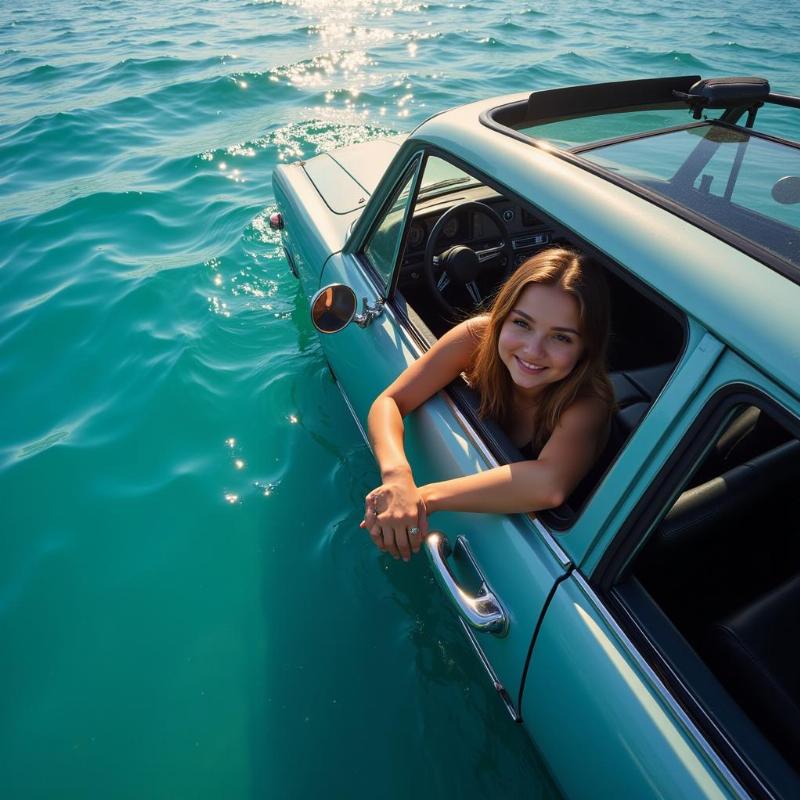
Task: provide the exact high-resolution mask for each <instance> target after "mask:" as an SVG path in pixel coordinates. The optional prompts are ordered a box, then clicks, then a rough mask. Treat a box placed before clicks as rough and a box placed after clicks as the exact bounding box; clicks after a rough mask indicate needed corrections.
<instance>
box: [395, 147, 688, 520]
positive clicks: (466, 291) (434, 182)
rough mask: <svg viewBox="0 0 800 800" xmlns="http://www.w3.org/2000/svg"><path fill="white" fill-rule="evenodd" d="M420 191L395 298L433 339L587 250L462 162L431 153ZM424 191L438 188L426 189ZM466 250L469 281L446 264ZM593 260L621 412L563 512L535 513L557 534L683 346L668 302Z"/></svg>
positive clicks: (495, 450)
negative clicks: (542, 256) (556, 248)
mask: <svg viewBox="0 0 800 800" xmlns="http://www.w3.org/2000/svg"><path fill="white" fill-rule="evenodd" d="M420 185H421V187H422V188H421V189H420V191H419V192H418V193H417V197H416V198H415V201H414V205H413V209H412V212H411V215H410V217H409V220H408V233H407V235H406V236H405V238H404V240H403V252H402V255H401V257H400V261H399V272H398V276H397V292H396V295H395V299H394V302H395V303H396V304H397V306H398V307H399V309H400V310H401V311H402V312H403V313H404V315H405V316H406V317H407V318H408V319H409V321H410V322H411V324H412V325H413V326H414V328H415V329H416V331H417V332H418V333H419V334H420V335H421V338H423V339H425V340H426V341H428V342H432V341H434V340H435V339H436V338H438V337H440V336H441V335H442V334H443V333H444V332H446V331H447V330H449V329H450V328H451V327H452V326H453V325H455V324H456V323H457V322H459V321H461V320H463V319H465V318H466V317H469V316H472V315H474V314H476V313H480V312H483V311H485V310H486V309H488V308H489V307H490V304H491V301H492V298H493V297H494V295H495V294H496V292H497V291H498V289H499V287H500V286H501V285H502V283H503V281H504V280H506V279H507V278H508V277H509V276H510V275H511V274H512V273H513V271H514V269H515V268H516V267H518V266H519V265H520V264H522V263H523V262H524V261H525V260H527V259H528V258H530V257H531V256H533V255H535V254H536V253H537V252H539V251H541V250H542V249H543V248H545V247H549V246H553V245H565V246H569V247H572V248H575V249H577V250H579V251H584V252H585V251H587V248H588V245H586V244H585V243H584V242H582V241H581V240H580V239H578V238H577V236H576V235H575V234H574V232H567V231H566V230H564V229H563V228H561V227H560V225H558V224H557V223H556V222H555V221H553V220H551V219H550V218H548V217H547V216H546V215H545V214H544V212H542V211H541V210H540V209H539V208H537V207H536V206H535V205H533V204H532V203H529V202H526V201H523V200H521V199H520V198H518V197H516V196H513V195H512V194H511V193H510V192H506V191H505V190H504V189H503V188H502V187H499V186H496V185H494V184H493V182H492V181H491V180H490V179H489V178H483V177H482V176H480V175H477V174H474V173H473V172H472V171H471V170H470V169H469V167H467V166H466V165H462V164H455V163H451V162H450V161H448V160H447V158H446V157H445V156H444V155H443V154H442V155H430V156H428V158H427V159H426V162H425V165H424V167H423V174H422V178H421V181H420ZM426 186H427V187H436V188H435V189H434V190H433V191H430V192H427V193H426V192H425V191H424V188H425V187H426ZM465 249H466V250H471V251H472V252H473V253H474V254H476V255H478V261H479V264H478V271H477V273H476V274H474V275H472V274H470V275H469V280H468V281H466V280H465V279H464V274H463V272H462V271H461V270H462V265H461V264H459V263H458V262H456V263H455V265H454V268H453V269H451V268H450V263H449V260H448V258H449V255H450V254H456V256H458V257H460V255H459V253H460V254H462V255H463V252H464V250H465ZM593 255H594V257H595V259H596V260H597V261H598V263H599V264H600V265H601V266H602V267H604V268H605V273H606V281H607V284H608V287H609V294H610V299H611V318H612V331H611V334H612V335H611V345H610V349H609V365H608V366H609V372H610V378H611V383H612V386H613V388H614V392H615V396H616V401H617V408H616V411H615V414H614V418H613V421H612V427H611V431H610V435H609V438H608V442H607V445H606V447H605V448H604V450H603V452H602V453H601V454H600V455H599V457H598V459H597V461H596V462H595V464H594V466H593V467H592V469H591V470H590V471H589V473H588V474H587V475H586V476H585V479H584V480H583V481H582V482H581V483H580V484H579V486H578V487H577V488H576V489H575V491H574V492H573V494H572V496H571V497H570V498H569V500H568V501H567V502H566V503H564V504H563V505H562V506H561V507H559V508H558V509H554V510H551V511H548V512H543V513H541V514H539V518H540V519H541V520H542V521H543V522H544V523H545V524H546V525H547V526H548V527H550V528H552V529H555V530H566V529H568V528H570V527H571V526H572V525H573V524H574V522H575V521H576V519H577V516H578V514H579V513H580V511H581V510H582V509H583V507H584V506H585V504H586V503H587V502H588V500H589V498H590V497H591V495H592V494H593V492H594V489H595V488H596V486H597V485H599V482H600V481H601V480H602V478H603V476H604V474H605V473H606V471H607V470H608V469H609V468H610V467H611V465H612V464H613V462H614V461H615V459H616V457H617V454H618V453H619V452H620V451H621V450H622V448H623V447H624V445H625V442H626V441H627V440H628V438H629V437H630V436H631V435H632V433H633V431H634V430H635V429H636V428H637V427H638V425H639V424H640V423H641V421H642V420H643V419H644V417H645V416H646V414H647V412H648V411H649V409H650V407H651V406H652V404H653V403H654V402H655V400H656V398H657V397H658V395H659V393H660V392H661V389H662V388H663V387H664V385H665V384H666V383H667V381H668V380H669V377H670V375H671V374H672V371H673V370H674V368H675V366H676V364H677V363H678V361H679V359H680V357H681V354H682V353H683V351H684V347H685V339H686V325H685V321H684V319H683V317H682V316H681V314H680V313H679V312H678V311H677V310H676V309H674V308H673V307H672V306H671V305H670V303H669V302H668V301H667V300H666V299H665V298H663V297H661V296H656V295H654V294H653V293H652V292H651V291H648V290H646V289H645V288H644V287H642V286H640V285H639V284H638V283H637V282H636V281H635V279H634V278H633V277H632V276H631V275H630V274H629V273H627V271H626V270H625V269H624V267H622V266H621V265H619V264H616V263H610V262H608V261H607V260H605V259H604V258H603V257H602V256H601V255H600V254H593ZM469 283H471V284H472V286H470V285H468V284H469ZM643 330H646V331H647V336H646V337H643V336H642V335H641V332H642V331H643ZM449 391H450V394H451V396H452V397H453V398H454V399H455V400H456V402H457V403H458V405H459V407H460V408H461V410H462V411H464V412H465V415H466V416H467V418H468V419H469V420H470V421H471V422H472V423H473V426H474V427H475V429H476V430H477V431H479V432H480V434H481V437H482V439H483V441H484V442H485V443H486V445H487V447H488V449H489V450H490V451H491V452H492V454H493V455H494V456H495V458H496V459H497V461H498V462H499V463H511V462H514V461H520V460H523V458H524V456H523V455H522V453H521V452H520V450H519V448H517V447H516V446H515V445H514V444H513V443H512V442H511V440H510V438H509V437H508V435H507V434H506V432H505V431H504V430H503V429H502V428H501V427H500V425H499V424H498V423H497V422H495V421H494V420H491V419H484V418H481V417H480V416H479V414H478V408H479V406H480V399H479V397H478V395H477V393H476V392H475V391H474V390H473V389H472V388H471V387H469V386H468V385H467V384H466V382H465V381H464V380H463V379H461V378H459V379H458V380H456V381H455V382H454V383H453V384H452V385H451V386H450V387H449Z"/></svg>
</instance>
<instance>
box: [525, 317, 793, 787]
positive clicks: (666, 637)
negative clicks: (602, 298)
mask: <svg viewBox="0 0 800 800" xmlns="http://www.w3.org/2000/svg"><path fill="white" fill-rule="evenodd" d="M692 326H693V328H695V329H696V328H697V325H696V323H693V324H692ZM759 384H761V385H763V386H764V387H765V390H764V391H765V392H767V391H769V392H770V393H771V394H772V395H773V397H774V398H776V399H775V401H774V402H775V404H776V405H777V403H781V404H790V403H791V400H790V399H788V398H787V396H786V395H785V394H782V393H780V392H778V391H777V390H776V389H775V388H774V387H771V386H770V385H769V383H768V382H766V381H764V379H763V377H760V376H759V375H758V372H757V370H755V369H754V368H753V367H752V366H751V365H749V364H746V363H745V362H744V361H742V360H741V359H738V358H737V357H735V356H734V355H733V354H731V353H730V352H729V351H726V350H725V349H724V347H723V346H722V344H721V343H720V342H719V341H717V340H716V339H715V338H714V337H713V336H711V335H710V334H706V335H704V336H703V337H702V338H701V340H700V343H699V345H696V346H695V347H694V349H693V350H691V349H690V350H689V351H688V352H687V353H686V355H685V357H684V359H683V362H682V364H681V365H680V367H679V369H678V370H677V371H676V374H675V377H674V380H673V381H672V383H671V384H670V385H669V386H668V387H667V388H666V389H665V391H664V393H663V395H662V396H661V397H660V398H659V400H658V401H657V402H656V403H655V405H654V406H653V409H652V411H651V414H650V415H649V417H648V419H647V420H646V421H645V422H644V423H643V424H642V426H641V428H640V429H639V431H637V433H636V435H635V436H634V437H633V438H632V440H631V441H630V442H629V443H628V446H627V448H626V452H624V453H623V454H622V455H621V457H620V459H619V461H618V463H617V465H615V470H616V469H620V470H622V471H623V472H624V473H625V474H627V476H628V486H627V489H625V491H624V492H623V493H622V494H621V495H618V497H619V498H620V502H617V503H611V502H610V498H608V497H605V496H604V490H606V491H617V492H618V491H619V486H620V484H619V481H620V480H622V475H619V476H618V475H614V474H612V475H610V476H609V479H608V480H607V481H606V483H605V484H604V486H603V487H602V489H601V491H599V492H598V493H597V496H596V497H595V498H594V500H593V502H592V503H591V504H590V505H589V507H588V508H587V509H586V511H585V514H584V518H585V519H586V518H588V519H591V518H592V517H594V518H595V519H596V520H597V521H598V528H599V530H596V531H595V542H594V546H593V547H587V548H586V549H585V556H584V558H583V559H581V560H579V563H578V564H577V566H576V568H575V569H574V570H573V571H572V572H571V574H570V575H569V576H568V577H567V578H566V579H565V580H564V581H563V582H561V583H560V584H559V587H558V589H557V591H556V592H555V594H554V597H553V600H552V602H551V603H550V605H549V606H548V609H547V612H546V614H545V616H544V619H543V621H542V624H541V628H540V630H539V632H538V635H537V638H536V642H535V645H534V647H533V653H532V657H531V662H530V667H529V670H528V674H527V677H526V682H525V691H524V696H523V702H522V711H523V719H524V722H525V725H526V727H527V728H528V730H529V732H530V734H531V736H532V737H533V738H534V739H535V740H536V741H537V743H539V747H540V749H541V751H542V754H543V756H544V758H545V760H546V761H547V762H548V764H549V765H550V767H551V769H552V771H553V774H555V775H558V776H559V782H560V784H561V788H562V789H563V790H564V792H565V793H566V794H567V795H568V796H570V797H576V798H594V797H599V796H602V797H635V798H642V797H668V798H689V797H692V798H693V797H704V798H707V797H745V796H750V793H751V792H752V793H754V794H755V795H757V796H761V794H762V790H763V789H764V785H763V784H762V783H760V782H759V781H760V779H759V778H758V776H757V775H756V776H755V777H754V775H753V772H752V771H751V770H750V768H749V767H748V766H747V765H745V764H744V760H743V759H740V758H739V757H738V756H737V754H736V753H735V747H736V745H735V744H731V738H730V736H728V735H727V734H722V735H721V736H719V737H717V734H719V733H720V730H719V728H720V725H719V722H718V720H719V718H717V719H716V720H715V719H714V718H713V715H712V714H709V713H708V712H707V711H703V712H702V714H700V716H698V715H696V714H694V713H693V708H694V706H693V703H694V701H693V700H691V697H692V693H693V692H699V693H700V694H701V695H702V694H705V695H706V698H705V699H707V700H708V699H710V698H711V697H712V696H713V698H714V701H715V702H718V704H719V706H720V707H722V708H724V709H725V710H726V713H728V712H729V713H730V715H731V718H732V719H734V721H735V724H736V725H737V726H740V729H741V730H742V731H746V729H747V725H748V724H749V723H748V721H747V720H745V719H743V718H742V717H741V714H740V713H739V712H738V711H737V710H736V709H735V708H731V707H730V706H731V704H730V701H729V698H726V697H725V696H724V692H721V691H720V689H719V687H718V685H717V684H716V683H715V682H714V679H713V677H712V676H710V674H709V673H708V672H707V670H706V667H705V664H703V663H702V662H700V661H699V660H698V658H697V656H696V654H695V653H694V652H693V651H692V650H691V648H687V647H686V646H685V642H684V640H683V638H682V635H681V634H680V633H679V632H678V631H677V630H676V628H675V626H674V625H673V624H672V623H671V621H670V620H669V619H668V618H667V617H666V616H665V614H664V613H663V612H662V610H661V609H660V608H656V607H655V606H654V605H653V603H652V602H650V601H649V599H648V600H647V601H645V600H643V599H642V597H644V596H646V593H645V595H643V593H642V588H641V584H640V582H639V581H638V579H637V580H633V579H632V578H631V577H630V575H626V573H625V570H628V571H630V569H631V567H630V563H634V564H635V563H636V560H635V559H636V558H638V556H634V555H633V554H634V553H637V552H639V551H641V548H642V546H643V544H642V543H643V542H646V541H647V537H648V536H649V535H651V533H652V531H653V530H654V529H655V526H656V525H657V524H658V522H659V520H663V518H664V517H665V515H666V513H667V511H668V510H669V509H670V507H671V505H672V504H673V503H675V497H676V495H678V493H679V492H680V490H681V488H682V487H684V486H686V485H687V482H688V479H689V477H690V475H691V473H692V471H693V470H694V469H695V468H696V466H697V464H698V463H702V462H700V457H701V455H702V456H703V457H704V458H706V457H708V458H709V459H710V456H706V455H704V454H707V453H708V452H709V450H710V449H711V444H712V442H713V439H712V434H713V436H714V437H717V436H719V434H720V431H724V428H723V427H722V423H721V422H720V423H719V424H718V425H717V426H716V427H714V426H713V425H711V423H705V420H706V418H707V417H708V416H709V415H710V413H711V410H713V409H714V406H715V404H718V403H717V400H716V399H715V398H716V397H717V396H721V397H723V398H728V397H730V396H731V395H732V392H733V390H732V388H731V387H734V389H735V387H737V386H738V387H741V386H747V387H748V391H753V390H752V389H751V388H750V387H753V386H758V385H759ZM726 402H727V401H726ZM739 402H741V401H739ZM748 402H749V401H748ZM722 410H723V411H724V410H725V409H724V408H723V409H722ZM718 419H719V420H721V419H723V415H722V414H716V416H714V417H713V418H712V420H711V421H712V422H714V421H715V420H718ZM727 419H728V420H729V419H730V416H728V417H727ZM701 423H703V424H701ZM712 428H713V430H712ZM706 429H707V430H706ZM689 448H692V453H694V456H693V458H694V461H692V462H691V467H686V468H685V469H684V470H683V474H682V475H681V476H680V477H678V476H676V471H677V470H678V467H676V466H674V464H676V463H677V462H676V459H677V457H678V455H680V454H681V453H683V452H684V451H687V452H688V450H689ZM687 463H688V462H687ZM747 466H748V469H749V465H747ZM745 481H747V478H745ZM614 484H616V485H617V488H616V490H615V489H614ZM691 485H694V484H691ZM725 485H726V484H725V481H724V479H717V483H716V486H717V487H724V486H725ZM700 488H701V489H702V487H700ZM694 491H695V492H697V491H698V490H697V489H695V490H694ZM687 496H688V497H689V500H690V501H692V499H693V498H692V496H691V494H690V492H687ZM696 496H697V494H695V495H694V497H696ZM595 504H598V505H600V506H602V510H599V509H598V510H596V511H595V510H594V509H593V506H594V505H595ZM675 504H676V505H677V503H675ZM712 507H713V504H712ZM694 509H696V506H695V507H694ZM706 517H707V515H704V514H698V513H696V511H695V513H694V519H695V520H698V519H699V520H700V523H701V524H702V523H703V521H704V520H705V519H706ZM684 529H685V528H678V530H684ZM725 532H726V531H723V533H725ZM569 535H570V534H569V533H567V534H566V536H567V537H569ZM751 538H752V537H751ZM723 541H724V537H723ZM667 545H668V546H669V547H670V548H674V547H675V543H674V539H673V540H667ZM623 554H627V555H625V556H624V557H625V558H626V559H627V561H625V562H623V561H622V560H621V559H622V558H623ZM576 560H578V559H576ZM651 560H652V561H653V563H652V565H651V566H650V570H651V571H652V572H653V573H654V574H659V573H663V571H664V570H665V569H666V565H665V562H664V561H663V560H658V559H655V560H653V559H651ZM678 560H680V562H681V563H682V564H684V565H687V566H688V565H689V564H690V563H691V561H692V555H691V550H689V551H688V552H687V553H686V554H682V555H681V556H676V561H678ZM695 573H696V575H695V577H694V580H695V581H696V582H697V583H702V582H704V581H706V580H707V578H708V575H709V573H708V572H707V571H704V570H702V569H701V570H695ZM634 577H636V576H634ZM722 580H723V583H724V577H723V579H722ZM672 587H673V588H672V590H671V591H672V592H674V593H675V595H678V594H679V593H681V592H686V591H687V590H688V584H687V586H685V587H682V586H681V581H680V580H675V581H674V582H673V583H672ZM648 597H649V596H648ZM621 598H626V599H625V601H624V602H623V601H622V599H621ZM626 604H628V605H630V606H636V607H638V608H640V609H641V612H640V613H638V616H637V615H633V614H630V612H625V613H623V611H622V609H623V608H624V607H627V605H626ZM695 613H697V609H693V608H691V607H690V614H691V615H694V614H695ZM652 640H656V641H655V644H654V643H653V641H652ZM660 650H663V651H665V652H667V653H668V655H667V656H663V655H659V656H658V657H656V656H655V653H656V652H657V651H659V652H660ZM687 687H688V689H687ZM695 705H696V707H697V708H700V706H701V705H702V699H701V701H700V702H697V703H695ZM700 717H702V719H701V718H700ZM706 722H707V723H708V725H707V726H706V724H705V723H706ZM741 735H742V736H748V740H749V742H750V743H752V745H753V749H754V751H755V750H758V752H759V753H760V754H762V753H763V751H765V750H767V749H768V745H766V744H765V743H764V742H763V741H755V740H756V739H757V738H758V736H759V735H758V733H757V732H751V734H747V733H744V734H741ZM717 738H719V741H717ZM725 748H728V753H725ZM731 748H733V749H731ZM726 755H730V756H731V757H730V758H727V757H725V756H726ZM764 758H765V759H769V760H770V763H771V766H774V770H775V772H776V773H779V772H780V770H781V769H784V768H782V767H780V765H777V766H775V765H773V764H772V762H774V761H778V760H779V759H776V758H775V757H774V755H771V754H769V753H767V754H766V755H765V756H764ZM578 765H579V768H575V767H576V766H578ZM784 772H785V769H784ZM745 773H747V776H745ZM746 777H747V778H749V779H751V780H746V779H745V778H746ZM779 777H780V776H779ZM781 779H783V780H784V781H785V782H789V783H791V781H792V778H791V777H788V778H781ZM745 787H746V788H745ZM754 787H755V788H754ZM795 788H796V785H795ZM764 793H765V794H766V795H767V796H770V795H769V792H766V791H765V792H764ZM776 796H782V793H781V792H778V793H777V794H776ZM790 796H792V795H790ZM794 796H796V795H794Z"/></svg>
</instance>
